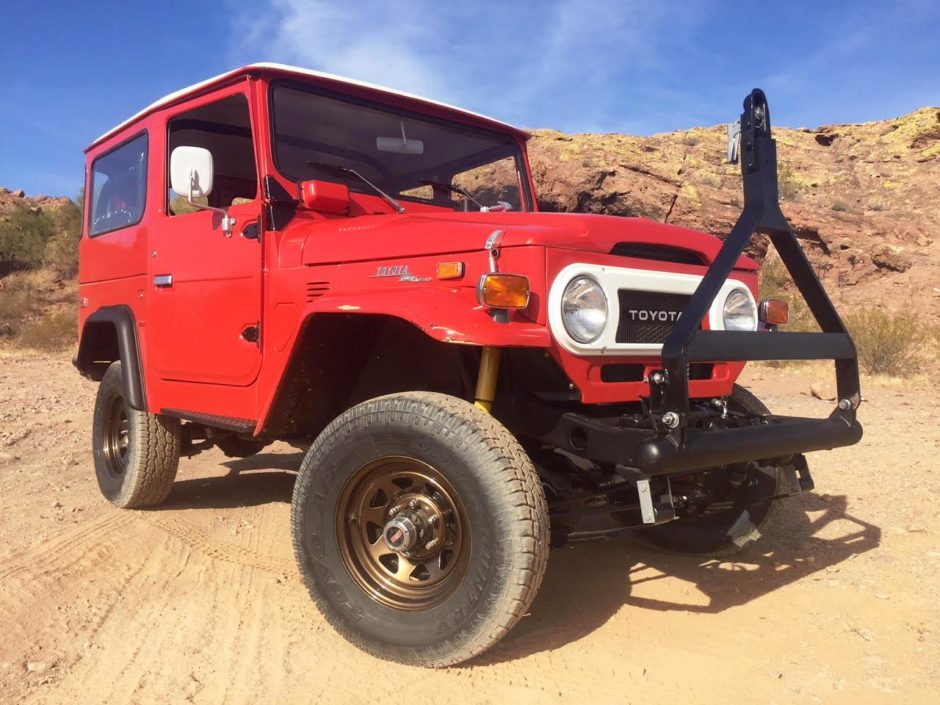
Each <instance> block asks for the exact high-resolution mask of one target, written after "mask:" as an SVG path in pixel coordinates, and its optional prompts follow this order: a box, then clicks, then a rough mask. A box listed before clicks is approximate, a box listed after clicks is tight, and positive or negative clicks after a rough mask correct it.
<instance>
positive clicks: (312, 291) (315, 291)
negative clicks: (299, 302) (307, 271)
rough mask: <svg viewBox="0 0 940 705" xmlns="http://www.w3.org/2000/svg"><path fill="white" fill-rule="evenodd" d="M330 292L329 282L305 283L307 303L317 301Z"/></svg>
mask: <svg viewBox="0 0 940 705" xmlns="http://www.w3.org/2000/svg"><path fill="white" fill-rule="evenodd" d="M329 290H330V283H329V282H307V301H313V300H314V299H319V298H320V297H321V296H323V295H324V294H325V293H327V292H328V291H329Z"/></svg>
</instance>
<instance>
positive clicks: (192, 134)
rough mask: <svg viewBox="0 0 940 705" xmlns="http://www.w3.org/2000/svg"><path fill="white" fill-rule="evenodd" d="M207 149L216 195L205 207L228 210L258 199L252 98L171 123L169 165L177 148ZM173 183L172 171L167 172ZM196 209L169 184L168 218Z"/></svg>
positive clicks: (201, 110)
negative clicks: (249, 103) (252, 125)
mask: <svg viewBox="0 0 940 705" xmlns="http://www.w3.org/2000/svg"><path fill="white" fill-rule="evenodd" d="M181 146H188V147H203V148H204V149H208V150H209V151H210V152H212V164H213V171H214V174H215V175H214V178H213V185H212V193H211V194H209V197H208V199H205V198H203V199H197V201H199V200H201V201H202V205H209V206H215V207H216V208H226V207H228V206H235V205H238V204H240V203H249V202H251V201H253V200H255V198H257V195H258V172H257V169H256V168H255V151H254V147H253V143H252V135H251V120H250V119H249V116H248V98H247V97H246V96H244V95H234V96H232V97H231V98H225V99H223V100H220V101H218V102H216V103H210V104H209V105H205V106H203V107H201V108H196V109H195V110H190V111H189V112H187V113H183V114H181V115H177V116H176V117H175V118H173V119H172V120H170V124H169V133H168V135H167V147H168V152H167V157H166V159H167V165H168V166H169V163H170V154H172V153H173V150H174V149H175V148H176V147H181ZM167 179H168V180H169V168H168V169H167ZM194 210H196V209H195V208H193V206H191V205H190V204H189V203H188V202H187V201H186V196H185V195H183V194H179V193H176V192H175V191H174V190H173V189H172V187H170V185H169V184H167V214H168V215H182V214H183V213H191V212H193V211H194Z"/></svg>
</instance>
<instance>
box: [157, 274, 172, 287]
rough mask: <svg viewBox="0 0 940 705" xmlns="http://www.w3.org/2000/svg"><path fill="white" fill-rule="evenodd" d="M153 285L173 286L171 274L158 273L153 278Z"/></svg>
mask: <svg viewBox="0 0 940 705" xmlns="http://www.w3.org/2000/svg"><path fill="white" fill-rule="evenodd" d="M153 285H154V286H157V287H160V288H164V289H165V288H168V287H171V286H173V275H172V274H158V275H157V276H155V277H154V278H153Z"/></svg>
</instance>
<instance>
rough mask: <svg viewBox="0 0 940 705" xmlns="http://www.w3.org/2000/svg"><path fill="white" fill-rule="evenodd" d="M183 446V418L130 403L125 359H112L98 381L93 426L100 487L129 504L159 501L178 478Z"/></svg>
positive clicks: (117, 501)
mask: <svg viewBox="0 0 940 705" xmlns="http://www.w3.org/2000/svg"><path fill="white" fill-rule="evenodd" d="M179 449H180V422H179V420H178V419H174V418H170V417H167V416H159V415H157V414H150V413H147V412H146V411H136V410H135V409H132V408H130V407H129V406H128V405H127V401H126V400H125V398H124V381H123V373H122V370H121V363H120V361H118V362H113V363H111V366H110V367H108V370H107V372H105V374H104V377H103V378H102V379H101V384H100V385H99V387H98V396H97V398H96V399H95V416H94V422H93V427H92V450H93V453H94V459H95V474H96V476H97V478H98V487H99V488H100V489H101V493H102V494H103V495H104V496H105V497H107V498H108V500H110V501H111V503H112V504H114V505H115V506H118V507H123V508H127V509H132V508H138V507H150V506H154V505H157V504H160V503H161V502H163V500H165V499H166V498H167V495H169V494H170V489H171V488H172V486H173V481H174V479H176V469H177V466H178V465H179Z"/></svg>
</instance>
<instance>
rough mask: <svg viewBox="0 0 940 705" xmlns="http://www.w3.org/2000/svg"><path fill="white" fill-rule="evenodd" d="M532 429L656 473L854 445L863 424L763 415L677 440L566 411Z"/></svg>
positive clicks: (610, 462)
mask: <svg viewBox="0 0 940 705" xmlns="http://www.w3.org/2000/svg"><path fill="white" fill-rule="evenodd" d="M528 417H529V421H530V423H532V422H533V421H536V419H537V417H536V416H535V414H533V413H532V409H531V408H530V409H529V410H528ZM544 420H545V421H546V422H547V421H548V414H547V413H546V415H545V417H544ZM536 423H537V421H536ZM530 433H532V434H533V435H536V436H537V437H538V438H539V440H540V441H542V442H543V443H545V444H547V445H550V446H552V447H555V448H559V449H561V450H564V451H565V452H568V453H571V454H573V455H577V456H578V457H581V458H584V459H586V460H589V461H591V462H592V463H596V464H598V465H601V466H608V467H627V468H635V469H637V470H639V471H640V472H641V473H642V474H643V475H646V476H649V477H655V476H658V475H670V474H676V473H687V472H694V471H698V470H706V469H709V468H714V467H718V466H721V465H731V464H733V463H741V462H746V461H749V460H765V461H766V460H773V459H778V458H788V457H790V456H793V455H797V454H800V453H808V452H811V451H815V450H829V449H832V448H838V447H841V446H847V445H852V444H853V443H857V442H858V441H859V440H860V439H861V437H862V427H861V425H860V424H859V423H858V422H857V421H856V420H854V419H849V418H845V417H844V416H841V415H839V414H833V415H832V416H830V417H828V418H825V419H812V418H802V417H793V416H765V417H763V418H761V419H760V422H759V423H755V424H754V425H751V426H743V427H738V428H725V429H715V428H712V429H708V430H701V429H688V430H687V431H686V434H685V438H684V442H678V441H677V440H676V438H675V437H674V436H672V435H670V434H664V433H659V432H656V431H654V430H650V429H640V428H630V427H627V426H624V425H622V424H621V423H620V421H619V420H618V419H597V418H592V417H590V416H587V415H585V414H580V413H574V412H569V413H565V414H563V415H562V416H561V417H560V418H558V417H556V420H555V423H554V424H553V425H551V424H548V423H546V424H544V425H542V427H541V429H539V430H536V429H535V428H532V427H531V426H530Z"/></svg>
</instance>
